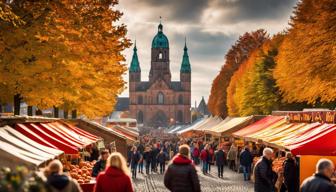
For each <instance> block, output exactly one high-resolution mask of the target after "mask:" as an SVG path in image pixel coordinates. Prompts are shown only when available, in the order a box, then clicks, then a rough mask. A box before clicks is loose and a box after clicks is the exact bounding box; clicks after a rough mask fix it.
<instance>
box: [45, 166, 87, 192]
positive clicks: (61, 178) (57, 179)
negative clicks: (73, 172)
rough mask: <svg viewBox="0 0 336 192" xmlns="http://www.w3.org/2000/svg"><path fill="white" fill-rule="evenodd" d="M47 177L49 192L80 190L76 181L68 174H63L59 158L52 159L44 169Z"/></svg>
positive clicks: (76, 191) (73, 191) (79, 191)
mask: <svg viewBox="0 0 336 192" xmlns="http://www.w3.org/2000/svg"><path fill="white" fill-rule="evenodd" d="M44 175H45V176H46V178H47V186H48V188H49V190H48V191H51V192H81V191H82V189H81V188H80V186H79V185H78V183H77V182H76V181H75V180H73V179H71V178H70V177H69V176H67V175H65V174H63V165H62V163H61V162H60V161H59V160H53V161H51V162H50V163H49V164H48V167H46V169H45V170H44Z"/></svg>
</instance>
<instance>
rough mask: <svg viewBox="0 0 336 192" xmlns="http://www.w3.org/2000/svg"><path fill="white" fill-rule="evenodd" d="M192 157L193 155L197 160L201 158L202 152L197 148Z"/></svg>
mask: <svg viewBox="0 0 336 192" xmlns="http://www.w3.org/2000/svg"><path fill="white" fill-rule="evenodd" d="M192 155H193V157H196V158H197V157H199V155H200V151H199V149H198V148H197V147H195V148H194V150H193V154H192Z"/></svg>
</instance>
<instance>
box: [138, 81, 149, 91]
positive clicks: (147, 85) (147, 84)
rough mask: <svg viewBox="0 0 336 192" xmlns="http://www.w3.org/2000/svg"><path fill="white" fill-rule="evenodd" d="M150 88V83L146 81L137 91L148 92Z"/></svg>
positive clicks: (139, 85) (140, 84)
mask: <svg viewBox="0 0 336 192" xmlns="http://www.w3.org/2000/svg"><path fill="white" fill-rule="evenodd" d="M149 87H150V82H148V81H144V82H140V83H139V84H138V86H137V87H136V91H146V90H147V89H148V88H149Z"/></svg>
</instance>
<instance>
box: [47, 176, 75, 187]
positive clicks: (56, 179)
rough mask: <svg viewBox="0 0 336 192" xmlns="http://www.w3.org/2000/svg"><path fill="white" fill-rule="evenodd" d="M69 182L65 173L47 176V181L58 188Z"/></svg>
mask: <svg viewBox="0 0 336 192" xmlns="http://www.w3.org/2000/svg"><path fill="white" fill-rule="evenodd" d="M69 182H70V179H69V177H68V176H66V175H60V174H51V175H50V176H48V181H47V183H48V184H49V185H50V186H52V187H54V188H56V189H58V190H62V189H64V188H65V187H66V186H67V185H68V184H69Z"/></svg>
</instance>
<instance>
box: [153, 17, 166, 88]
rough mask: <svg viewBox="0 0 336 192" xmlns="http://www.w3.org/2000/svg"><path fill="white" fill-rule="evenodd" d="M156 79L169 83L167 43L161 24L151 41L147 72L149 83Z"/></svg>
mask: <svg viewBox="0 0 336 192" xmlns="http://www.w3.org/2000/svg"><path fill="white" fill-rule="evenodd" d="M157 79H162V80H164V81H165V82H166V83H168V84H169V83H170V82H171V73H170V67H169V41H168V38H167V36H166V35H165V34H164V33H163V26H162V24H161V22H160V24H159V26H158V32H157V34H156V35H155V36H154V38H153V41H152V52H151V68H150V72H149V81H150V82H151V83H152V82H154V81H155V80H157Z"/></svg>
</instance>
